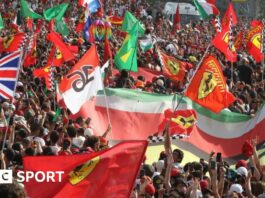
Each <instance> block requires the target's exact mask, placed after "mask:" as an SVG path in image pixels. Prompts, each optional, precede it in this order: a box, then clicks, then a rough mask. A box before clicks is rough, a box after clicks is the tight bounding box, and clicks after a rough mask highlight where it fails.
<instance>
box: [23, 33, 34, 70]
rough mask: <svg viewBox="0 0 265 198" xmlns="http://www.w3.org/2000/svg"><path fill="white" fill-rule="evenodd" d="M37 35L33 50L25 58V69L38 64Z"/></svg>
mask: <svg viewBox="0 0 265 198" xmlns="http://www.w3.org/2000/svg"><path fill="white" fill-rule="evenodd" d="M36 39H37V35H36V34H35V35H34V38H33V43H32V48H31V49H30V51H29V53H28V54H27V56H26V57H25V61H24V64H23V67H28V66H30V65H36V62H37V54H36V53H37V52H36V46H37V40H36Z"/></svg>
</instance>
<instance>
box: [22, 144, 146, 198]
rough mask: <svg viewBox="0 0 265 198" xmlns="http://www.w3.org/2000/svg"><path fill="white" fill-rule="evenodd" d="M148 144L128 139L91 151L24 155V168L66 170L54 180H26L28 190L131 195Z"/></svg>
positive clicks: (94, 197) (95, 196)
mask: <svg viewBox="0 0 265 198" xmlns="http://www.w3.org/2000/svg"><path fill="white" fill-rule="evenodd" d="M146 147H147V141H127V142H122V143H119V144H117V145H115V146H114V147H112V148H110V149H106V150H103V151H100V152H95V153H90V154H82V155H74V156H73V155H70V156H69V155H68V156H59V157H58V156H36V157H24V158H23V166H24V170H25V171H33V172H35V173H36V172H38V171H43V172H45V173H47V172H48V171H53V172H55V171H63V173H62V174H61V177H59V174H55V182H52V181H50V182H37V181H36V180H35V178H33V179H31V180H29V182H25V183H24V185H25V189H26V192H27V194H28V196H29V197H33V198H34V197H40V195H41V197H42V198H50V197H54V198H64V197H78V198H85V197H89V198H99V197H102V198H103V197H130V193H131V190H132V188H133V186H134V183H135V180H136V176H137V174H138V171H139V168H140V165H141V163H142V159H143V157H144V154H145V151H146ZM59 178H61V182H59Z"/></svg>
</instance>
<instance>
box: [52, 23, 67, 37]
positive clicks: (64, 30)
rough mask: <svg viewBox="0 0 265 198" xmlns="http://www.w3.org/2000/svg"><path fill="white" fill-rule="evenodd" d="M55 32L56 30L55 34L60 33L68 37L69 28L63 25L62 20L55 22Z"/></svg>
mask: <svg viewBox="0 0 265 198" xmlns="http://www.w3.org/2000/svg"><path fill="white" fill-rule="evenodd" d="M55 30H56V32H59V33H61V34H62V35H63V36H68V35H69V28H68V26H67V25H66V24H65V22H64V20H61V21H59V22H56V25H55Z"/></svg>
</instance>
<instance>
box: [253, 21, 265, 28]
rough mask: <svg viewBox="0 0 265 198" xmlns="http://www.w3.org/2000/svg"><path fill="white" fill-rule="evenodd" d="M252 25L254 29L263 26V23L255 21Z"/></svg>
mask: <svg viewBox="0 0 265 198" xmlns="http://www.w3.org/2000/svg"><path fill="white" fill-rule="evenodd" d="M250 25H251V26H252V27H256V26H263V24H262V21H259V20H253V21H251V23H250Z"/></svg>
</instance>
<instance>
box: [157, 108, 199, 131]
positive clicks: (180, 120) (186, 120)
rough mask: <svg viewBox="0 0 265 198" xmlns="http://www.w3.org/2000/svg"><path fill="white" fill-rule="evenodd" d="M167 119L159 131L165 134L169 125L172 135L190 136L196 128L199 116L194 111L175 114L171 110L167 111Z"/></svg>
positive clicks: (159, 127)
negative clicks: (164, 131)
mask: <svg viewBox="0 0 265 198" xmlns="http://www.w3.org/2000/svg"><path fill="white" fill-rule="evenodd" d="M164 114H165V119H164V120H163V122H162V123H161V124H160V125H159V126H158V131H159V132H163V130H164V129H165V127H166V125H167V123H169V131H170V134H172V135H174V134H183V133H184V134H186V135H190V133H191V131H192V130H193V127H194V126H195V123H196V120H197V115H196V112H195V111H194V110H179V111H176V112H174V113H173V111H172V110H171V109H168V110H166V111H165V113H164Z"/></svg>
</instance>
